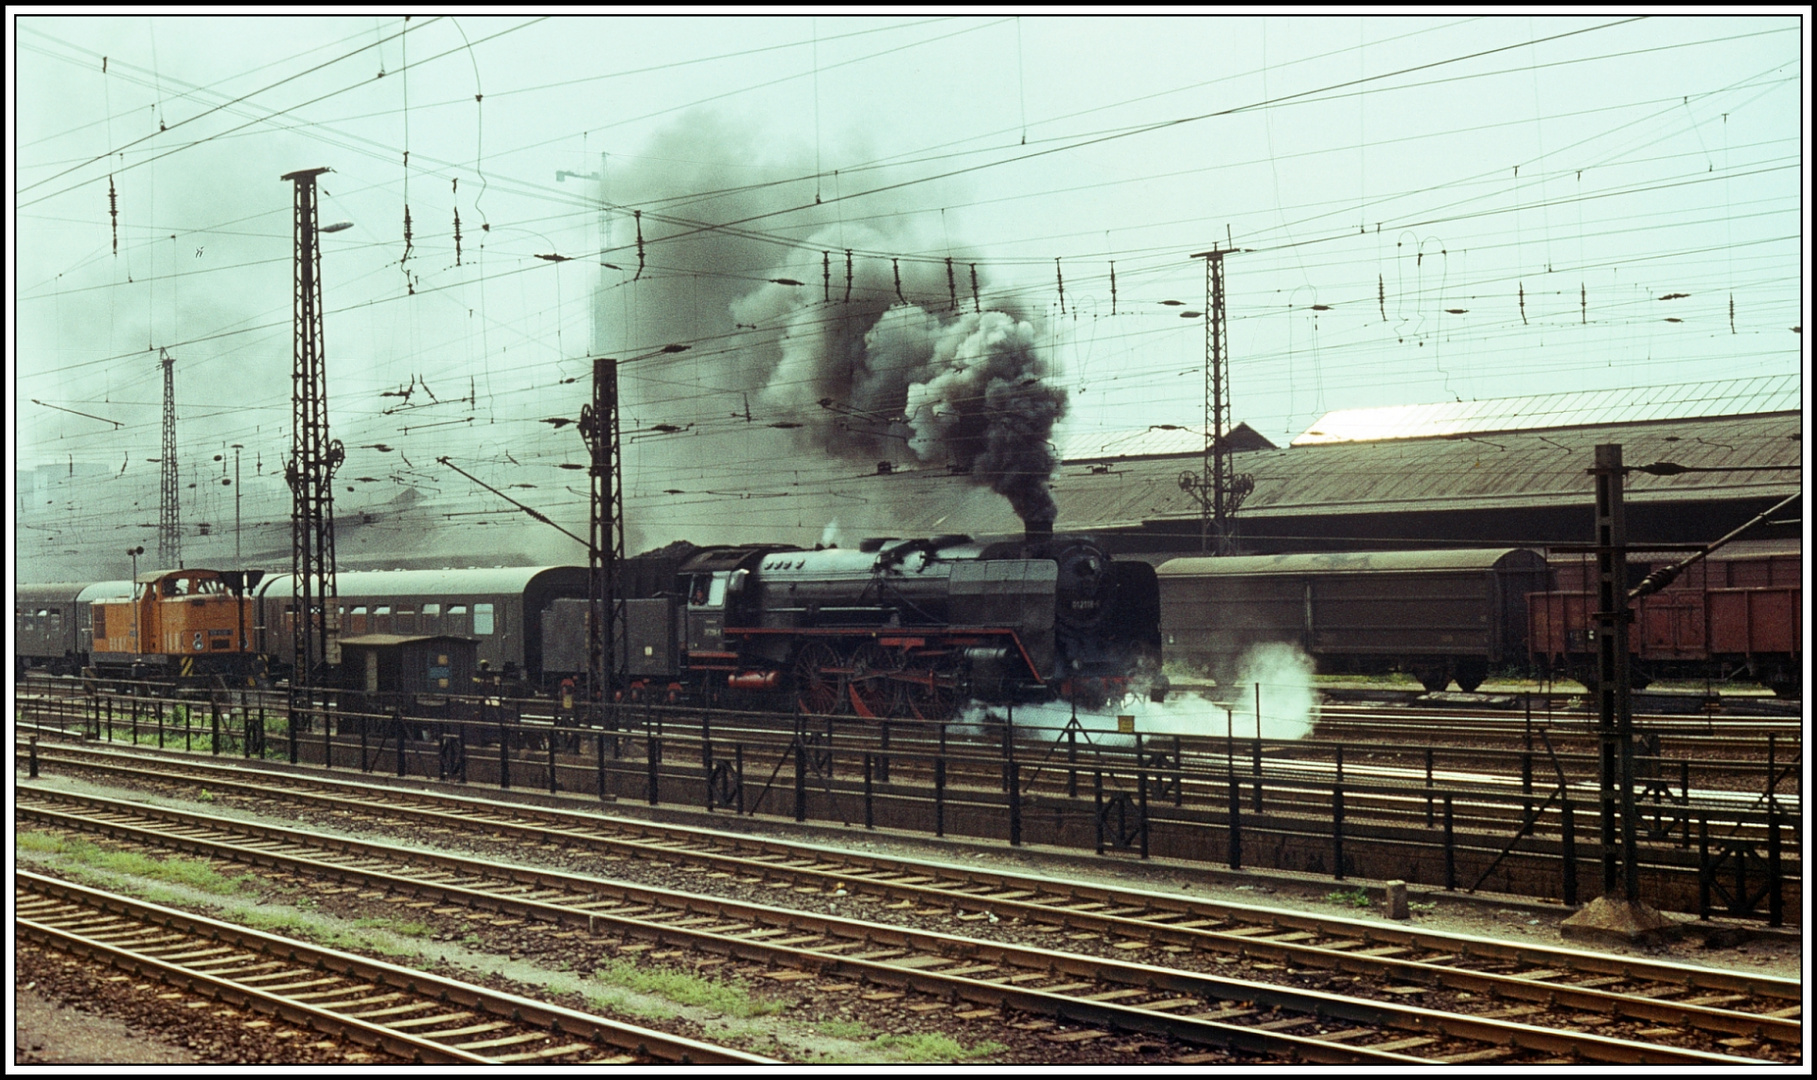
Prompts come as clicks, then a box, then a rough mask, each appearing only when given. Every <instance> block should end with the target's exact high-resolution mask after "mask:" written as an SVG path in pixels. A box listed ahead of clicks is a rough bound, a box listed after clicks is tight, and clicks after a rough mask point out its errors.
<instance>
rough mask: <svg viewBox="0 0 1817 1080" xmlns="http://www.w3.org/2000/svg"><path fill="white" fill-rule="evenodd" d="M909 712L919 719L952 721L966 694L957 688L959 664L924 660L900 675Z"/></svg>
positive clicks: (949, 659) (949, 660)
mask: <svg viewBox="0 0 1817 1080" xmlns="http://www.w3.org/2000/svg"><path fill="white" fill-rule="evenodd" d="M903 686H904V687H905V688H906V689H907V691H908V693H907V698H908V706H909V712H910V713H912V714H913V715H914V716H916V717H918V718H920V719H922V720H951V719H952V718H953V717H954V716H956V715H958V712H959V705H960V703H961V702H963V701H964V699H965V695H964V693H963V691H962V689H961V687H960V685H959V661H958V659H957V658H956V657H950V656H941V657H935V658H933V659H931V660H924V661H922V662H920V663H917V664H916V665H915V666H913V667H912V668H910V669H909V670H908V671H907V672H906V673H905V675H904V676H903Z"/></svg>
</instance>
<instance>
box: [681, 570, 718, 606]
mask: <svg viewBox="0 0 1817 1080" xmlns="http://www.w3.org/2000/svg"><path fill="white" fill-rule="evenodd" d="M725 599H726V579H725V575H724V574H695V575H694V581H693V584H692V585H691V586H690V587H689V589H688V603H690V604H692V605H693V606H695V607H718V606H719V605H721V604H723V603H725Z"/></svg>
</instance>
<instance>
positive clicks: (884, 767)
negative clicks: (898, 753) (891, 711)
mask: <svg viewBox="0 0 1817 1080" xmlns="http://www.w3.org/2000/svg"><path fill="white" fill-rule="evenodd" d="M877 750H878V754H877V782H878V783H879V784H887V783H889V782H890V722H889V720H888V719H885V720H884V721H883V730H882V732H881V733H880V734H879V737H878V744H877Z"/></svg>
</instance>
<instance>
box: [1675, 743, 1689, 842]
mask: <svg viewBox="0 0 1817 1080" xmlns="http://www.w3.org/2000/svg"><path fill="white" fill-rule="evenodd" d="M1678 794H1679V800H1680V801H1681V802H1682V803H1683V805H1684V808H1685V812H1684V815H1683V816H1682V817H1680V818H1679V819H1678V822H1679V831H1678V846H1679V847H1681V848H1688V847H1690V846H1691V759H1690V758H1679V759H1678Z"/></svg>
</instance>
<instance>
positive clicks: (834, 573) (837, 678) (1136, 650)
mask: <svg viewBox="0 0 1817 1080" xmlns="http://www.w3.org/2000/svg"><path fill="white" fill-rule="evenodd" d="M669 558H670V560H671V562H672V565H673V573H672V574H671V573H665V572H664V571H665V570H666V569H667V568H666V567H665V566H663V565H661V564H660V562H661V560H660V558H658V559H656V560H652V559H651V558H649V557H646V558H645V559H643V560H638V559H633V560H629V564H628V565H627V567H626V570H627V573H626V574H625V576H624V578H623V579H622V580H621V592H622V593H623V594H624V595H626V596H627V597H628V599H627V600H626V601H625V605H624V607H625V622H624V633H623V639H624V642H623V645H622V646H621V648H622V649H623V651H624V669H625V671H626V672H627V674H628V676H629V686H628V690H627V693H628V694H629V695H630V696H631V697H632V698H633V699H639V698H641V699H646V700H657V701H679V700H698V701H706V702H713V703H722V704H726V705H753V706H770V707H782V708H786V709H790V710H793V709H797V708H799V709H800V710H802V711H804V712H810V713H816V714H849V715H855V716H859V717H875V718H886V717H919V718H924V719H946V718H948V717H951V716H952V715H954V714H955V713H956V712H957V711H958V710H959V708H960V707H961V706H962V705H963V704H965V703H966V702H967V701H968V700H976V701H980V702H985V703H1005V702H1019V701H1048V700H1053V699H1055V698H1060V699H1065V700H1073V701H1077V702H1079V703H1080V704H1081V705H1083V706H1087V707H1095V706H1098V705H1101V704H1103V703H1104V702H1106V701H1110V700H1116V699H1118V698H1120V697H1122V696H1123V695H1124V694H1127V693H1130V692H1134V691H1141V692H1146V693H1148V694H1150V695H1151V696H1153V697H1155V698H1156V700H1159V699H1160V697H1162V696H1164V695H1165V694H1166V684H1165V681H1164V680H1163V679H1162V676H1161V674H1160V654H1161V637H1160V594H1159V588H1158V585H1157V582H1156V579H1155V572H1154V569H1153V568H1152V567H1150V566H1149V565H1148V564H1146V563H1141V562H1133V561H1125V562H1118V561H1113V560H1112V559H1111V558H1110V556H1109V555H1108V554H1107V553H1106V552H1105V550H1104V548H1103V547H1102V546H1101V545H1100V544H1098V543H1097V542H1095V541H1093V540H1091V539H1089V538H1085V537H1075V536H1053V535H1051V534H1042V533H1036V534H1032V535H1031V536H1030V537H1028V538H1025V539H1023V540H1017V541H1005V542H999V543H981V542H978V541H974V540H973V539H971V538H970V537H967V536H957V535H955V536H940V537H935V538H932V539H920V540H900V539H877V540H867V541H865V542H864V543H863V544H861V545H860V546H859V547H858V549H857V550H850V549H839V548H829V549H825V550H815V551H806V550H801V549H798V548H786V547H769V546H753V547H711V548H699V549H693V550H691V551H687V552H683V553H680V554H677V555H671V556H669ZM653 561H655V562H656V563H657V565H652V562H653ZM586 609H587V604H586V601H585V600H582V599H559V600H556V601H554V602H553V603H552V604H551V606H550V608H549V612H548V615H547V617H546V622H545V625H544V629H543V640H544V642H545V656H544V661H545V664H546V665H547V666H549V667H551V668H552V669H567V670H581V669H584V667H585V663H584V650H585V648H586V634H585V627H586ZM574 648H578V649H579V650H581V652H580V653H574V652H569V651H567V650H570V649H574Z"/></svg>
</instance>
